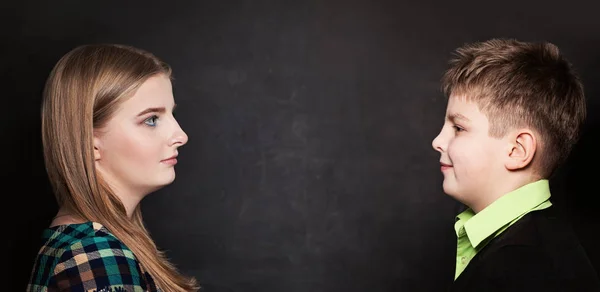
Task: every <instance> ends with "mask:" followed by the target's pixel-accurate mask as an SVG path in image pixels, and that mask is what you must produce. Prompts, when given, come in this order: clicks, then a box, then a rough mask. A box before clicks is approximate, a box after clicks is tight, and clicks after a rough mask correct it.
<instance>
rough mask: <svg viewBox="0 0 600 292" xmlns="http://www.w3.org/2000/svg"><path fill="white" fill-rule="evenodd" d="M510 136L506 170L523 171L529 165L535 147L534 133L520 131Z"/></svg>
mask: <svg viewBox="0 0 600 292" xmlns="http://www.w3.org/2000/svg"><path fill="white" fill-rule="evenodd" d="M513 133H514V134H511V135H510V138H511V140H510V141H509V150H508V159H507V161H506V164H505V166H506V168H507V169H508V170H519V169H524V168H526V167H527V166H528V165H530V164H531V161H532V160H533V156H534V155H535V151H536V149H537V148H536V147H537V139H536V136H535V133H534V132H533V131H531V130H529V129H521V130H518V131H516V132H513Z"/></svg>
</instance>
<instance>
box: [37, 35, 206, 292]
mask: <svg viewBox="0 0 600 292" xmlns="http://www.w3.org/2000/svg"><path fill="white" fill-rule="evenodd" d="M159 74H163V75H165V76H167V77H169V78H171V68H170V67H169V65H167V64H166V63H164V62H162V61H161V60H159V59H158V58H156V57H155V56H154V55H152V54H151V53H149V52H146V51H143V50H140V49H137V48H133V47H130V46H124V45H112V44H95V45H84V46H79V47H77V48H75V49H73V50H72V51H70V52H68V53H67V54H66V55H64V56H63V57H62V58H61V59H60V60H59V61H58V63H57V64H56V65H55V67H54V68H53V70H52V71H51V73H50V76H49V77H48V79H47V82H46V86H45V88H44V93H43V105H42V142H43V147H44V159H45V164H46V170H47V173H48V177H49V179H50V182H51V184H52V186H53V190H54V193H55V196H56V200H57V202H58V204H59V206H61V207H66V208H67V209H68V210H70V211H71V212H73V213H74V214H73V215H75V216H78V217H80V218H84V219H86V220H89V221H94V222H98V223H100V224H102V225H104V226H105V227H106V228H107V229H108V230H109V231H110V232H112V233H113V234H114V235H115V236H116V237H117V238H118V239H119V240H121V241H122V242H123V243H124V244H125V245H126V246H127V247H129V248H130V249H131V250H132V251H133V253H134V254H135V256H136V258H137V259H138V260H139V262H140V263H141V266H142V268H143V269H145V270H146V271H147V272H148V273H149V274H150V275H151V276H152V277H153V278H154V281H155V282H156V284H157V286H158V287H159V288H160V289H162V290H163V291H196V290H197V289H198V287H197V284H196V280H195V279H194V278H188V277H185V276H183V275H181V274H180V273H179V272H178V271H177V269H176V268H175V267H174V266H173V265H172V264H171V263H170V262H169V261H168V259H167V258H166V257H165V255H164V253H162V252H161V251H159V250H158V249H157V247H156V244H155V243H154V241H153V240H152V238H151V237H150V234H149V232H148V230H147V229H146V228H145V226H144V223H143V220H142V213H141V210H140V207H139V205H138V207H137V208H136V209H135V211H134V212H133V215H132V219H130V218H129V217H128V216H127V213H126V211H125V207H124V206H123V204H122V203H121V201H120V200H119V198H118V197H117V196H116V195H115V194H114V193H113V191H112V190H111V189H110V187H109V186H108V185H107V183H106V182H105V181H104V180H103V179H102V177H101V176H100V175H99V173H97V172H96V169H95V164H94V154H93V132H94V130H95V129H100V128H102V127H103V126H104V125H105V124H106V123H107V121H108V120H109V119H110V118H111V117H112V115H113V113H114V112H115V111H116V110H117V108H118V106H119V105H120V104H121V103H122V102H123V101H124V100H125V99H127V98H128V97H130V96H132V95H133V94H134V93H135V91H136V90H137V89H138V88H139V87H140V86H141V84H142V83H144V81H146V80H147V79H148V78H150V77H152V76H155V75H159Z"/></svg>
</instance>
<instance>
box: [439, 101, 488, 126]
mask: <svg viewBox="0 0 600 292" xmlns="http://www.w3.org/2000/svg"><path fill="white" fill-rule="evenodd" d="M478 115H481V112H480V111H479V106H478V105H477V104H476V103H475V102H473V101H470V100H468V99H466V98H464V97H453V96H451V97H450V98H449V100H448V105H447V107H446V118H447V119H457V120H466V121H469V120H473V118H475V117H477V116H478Z"/></svg>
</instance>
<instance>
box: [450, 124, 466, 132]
mask: <svg viewBox="0 0 600 292" xmlns="http://www.w3.org/2000/svg"><path fill="white" fill-rule="evenodd" d="M452 127H453V128H454V131H455V132H462V131H464V130H465V129H463V128H461V127H460V126H457V125H454V126H452Z"/></svg>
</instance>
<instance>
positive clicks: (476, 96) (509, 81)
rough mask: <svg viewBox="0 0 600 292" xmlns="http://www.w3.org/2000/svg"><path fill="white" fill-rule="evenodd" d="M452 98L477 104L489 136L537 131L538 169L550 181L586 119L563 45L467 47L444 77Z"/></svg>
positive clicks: (499, 42) (510, 42) (506, 42)
mask: <svg viewBox="0 0 600 292" xmlns="http://www.w3.org/2000/svg"><path fill="white" fill-rule="evenodd" d="M442 89H443V91H444V93H445V94H446V95H447V96H450V95H454V96H462V97H464V98H467V99H468V100H472V101H475V102H476V103H477V104H478V106H479V108H480V110H481V111H482V112H483V113H485V114H486V115H487V117H488V119H489V121H490V136H492V137H503V136H504V135H505V134H506V132H507V131H508V130H509V129H513V128H514V127H522V126H527V127H532V128H533V129H534V130H536V131H537V132H538V133H539V134H540V136H541V141H540V142H541V148H540V149H541V151H540V153H539V154H538V153H536V156H537V155H539V158H538V163H537V165H538V167H537V168H538V170H539V172H540V174H541V175H542V176H544V177H549V176H551V175H552V173H553V172H554V171H555V170H556V169H557V168H558V166H559V165H560V164H561V163H562V162H564V160H566V158H567V157H568V155H569V153H570V151H571V149H572V147H573V145H574V144H576V142H577V141H578V139H579V135H580V132H581V128H582V125H583V123H584V121H585V118H586V103H585V95H584V90H583V84H582V83H581V81H580V79H579V77H578V75H577V73H576V72H575V70H574V69H573V68H572V66H571V64H570V63H569V62H568V61H567V60H566V59H565V57H564V56H563V55H562V54H561V53H560V51H559V49H558V47H556V46H555V45H554V44H551V43H548V42H542V43H533V42H521V41H517V40H514V39H491V40H488V41H484V42H477V43H470V44H465V45H464V46H462V47H460V48H458V49H456V51H455V58H453V59H452V60H451V61H450V68H448V70H447V71H446V72H445V74H444V76H443V78H442Z"/></svg>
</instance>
